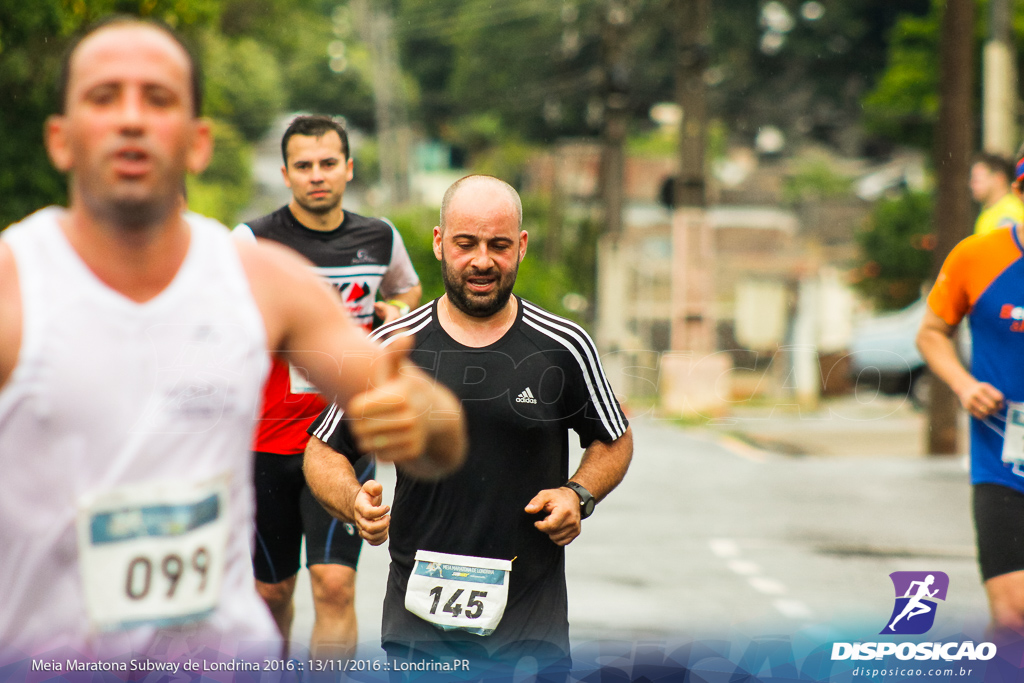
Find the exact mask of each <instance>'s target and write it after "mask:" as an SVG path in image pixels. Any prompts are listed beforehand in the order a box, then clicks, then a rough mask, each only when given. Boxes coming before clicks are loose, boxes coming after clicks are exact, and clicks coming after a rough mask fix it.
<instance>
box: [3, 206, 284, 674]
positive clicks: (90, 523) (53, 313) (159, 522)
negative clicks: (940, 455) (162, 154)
mask: <svg viewBox="0 0 1024 683" xmlns="http://www.w3.org/2000/svg"><path fill="white" fill-rule="evenodd" d="M62 214H63V209H60V208H55V207H51V208H47V209H43V210H41V211H39V212H37V213H35V214H33V215H31V216H29V217H28V218H26V219H25V220H23V221H22V222H21V223H18V224H17V225H14V226H12V227H11V228H9V229H8V230H6V231H5V232H3V233H2V239H4V240H5V242H6V243H7V244H9V245H10V247H11V249H12V250H13V253H14V257H15V261H16V263H17V268H18V281H19V283H20V288H21V300H22V305H23V312H22V317H23V332H22V342H21V348H20V354H19V357H18V362H17V365H16V367H15V369H14V372H13V373H12V375H11V377H10V378H9V380H8V381H7V384H6V385H5V386H4V387H3V388H2V389H0V650H4V651H5V652H4V654H5V655H10V654H18V653H20V654H25V655H31V654H35V653H40V652H44V651H47V650H50V649H51V648H70V649H71V650H73V651H76V652H78V653H81V654H82V655H85V656H93V657H103V656H115V655H123V654H128V653H132V654H134V653H145V654H149V655H151V656H155V657H160V656H180V655H181V650H182V648H184V649H185V651H186V652H187V651H188V649H189V648H195V647H197V646H200V645H201V646H209V647H212V648H214V649H215V651H220V652H222V653H224V654H226V655H232V654H234V653H235V652H236V651H237V646H238V644H239V643H240V642H241V641H246V642H247V643H248V644H249V645H254V644H259V643H263V644H265V645H266V646H267V647H268V648H271V649H274V650H276V648H277V647H278V645H277V643H278V642H279V637H278V635H277V631H276V629H275V627H274V624H273V621H272V620H271V618H270V614H269V612H268V611H267V609H266V607H265V606H264V604H263V602H262V600H260V598H259V596H258V595H257V594H256V591H255V588H254V584H253V577H252V564H251V559H250V552H249V548H250V542H251V534H252V528H253V527H252V523H253V522H252V518H253V493H252V463H251V455H250V451H249V448H250V443H251V440H252V430H253V420H254V417H255V416H256V415H258V409H259V405H258V400H259V394H260V388H261V386H262V384H263V380H264V377H265V374H266V371H267V344H266V333H265V329H264V326H263V321H262V318H261V315H260V312H259V310H258V308H257V306H256V303H255V301H254V300H253V297H252V293H251V291H250V289H249V284H248V281H247V279H246V276H245V273H244V271H243V270H242V266H241V262H240V260H239V258H238V253H237V251H236V247H235V246H234V245H233V243H232V241H231V238H230V236H229V232H228V230H227V229H226V228H225V227H224V226H222V225H221V224H219V223H217V222H215V221H212V220H210V219H206V218H202V217H200V216H197V215H195V214H186V219H187V221H188V223H189V225H190V227H191V239H190V243H189V248H188V254H187V256H186V258H185V260H184V262H183V264H182V266H181V268H180V269H179V270H178V273H177V274H176V276H175V278H174V280H173V281H172V282H171V284H170V285H168V287H167V288H166V289H165V290H164V291H163V292H161V293H160V294H159V295H158V296H157V297H155V298H154V299H152V300H150V301H147V302H146V303H141V304H140V303H137V302H134V301H132V300H130V299H128V298H127V297H124V296H123V295H121V294H120V293H118V292H116V291H115V290H113V289H111V288H109V287H108V286H106V285H105V284H103V283H102V282H101V281H100V280H99V279H98V278H97V277H96V276H95V275H94V274H93V273H92V271H90V270H89V269H88V267H87V266H86V265H85V263H84V262H83V261H82V260H81V259H80V258H79V256H78V255H77V253H76V252H75V251H74V249H73V248H72V247H71V245H70V243H69V242H68V241H67V239H66V238H65V236H64V234H63V232H62V231H61V229H60V227H59V226H58V223H57V219H58V218H60V217H61V215H62ZM172 584H173V585H172ZM218 584H219V590H218ZM211 596H212V597H211ZM186 638H187V639H188V646H187V647H185V642H186V641H185V639H186ZM176 651H177V654H175V652H176Z"/></svg>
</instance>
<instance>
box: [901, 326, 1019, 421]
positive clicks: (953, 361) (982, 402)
mask: <svg viewBox="0 0 1024 683" xmlns="http://www.w3.org/2000/svg"><path fill="white" fill-rule="evenodd" d="M955 331H956V327H954V326H951V325H949V324H948V323H947V322H946V321H945V320H943V319H942V318H940V317H939V316H938V315H936V314H935V312H934V311H932V310H931V309H925V313H924V320H922V321H921V328H920V330H918V333H917V348H918V349H919V350H920V351H921V355H922V356H924V360H925V362H926V363H928V367H929V368H930V369H931V371H932V372H934V373H935V375H936V376H937V377H938V378H939V379H941V380H942V381H943V382H945V383H946V384H948V385H949V388H950V389H952V390H953V393H955V394H956V395H957V397H958V398H959V399H960V404H961V405H962V406H963V407H964V409H965V410H967V411H968V412H970V413H971V415H973V416H974V417H976V418H978V419H979V420H980V419H984V418H986V417H988V416H989V415H991V414H992V413H994V412H996V411H997V410H999V408H1000V407H1002V405H1003V394H1002V392H1001V391H999V390H998V389H996V388H995V387H994V386H992V385H991V384H989V383H987V382H979V381H978V380H976V379H975V378H974V376H973V375H971V373H969V372H968V371H967V370H966V369H965V368H964V366H963V363H961V362H960V358H959V356H957V353H956V345H955V344H954V343H953V333H954V332H955Z"/></svg>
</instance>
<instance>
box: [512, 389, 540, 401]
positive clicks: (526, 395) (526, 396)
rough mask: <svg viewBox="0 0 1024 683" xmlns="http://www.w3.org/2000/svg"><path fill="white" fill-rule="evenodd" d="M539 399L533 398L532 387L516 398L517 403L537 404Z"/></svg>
mask: <svg viewBox="0 0 1024 683" xmlns="http://www.w3.org/2000/svg"><path fill="white" fill-rule="evenodd" d="M536 402H537V399H535V398H534V397H533V392H532V391H530V387H526V388H525V389H523V391H522V393H520V394H519V395H518V396H516V403H536Z"/></svg>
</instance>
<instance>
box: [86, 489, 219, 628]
mask: <svg viewBox="0 0 1024 683" xmlns="http://www.w3.org/2000/svg"><path fill="white" fill-rule="evenodd" d="M227 504H228V484H227V479H226V477H222V478H218V479H216V480H214V481H209V482H203V483H195V482H161V483H158V484H143V485H138V484H134V485H131V486H130V487H129V486H125V487H120V488H117V489H114V490H111V491H104V492H102V493H98V494H93V495H91V496H90V497H88V498H87V499H84V500H83V501H81V503H80V505H79V512H78V524H77V526H78V547H79V554H80V558H81V567H82V578H83V581H84V591H85V603H86V609H87V611H88V614H89V619H90V621H91V622H92V623H93V625H94V626H95V627H96V628H98V629H100V630H109V629H113V628H124V627H130V626H139V625H143V624H149V625H156V626H166V625H170V624H179V623H185V622H189V621H195V620H198V619H202V618H204V617H205V616H207V615H208V614H209V613H210V612H212V611H213V609H214V608H215V607H216V605H217V601H218V598H219V596H220V589H221V582H222V579H223V575H224V565H225V553H226V548H227V539H228V523H227Z"/></svg>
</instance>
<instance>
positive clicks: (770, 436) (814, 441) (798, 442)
mask: <svg viewBox="0 0 1024 683" xmlns="http://www.w3.org/2000/svg"><path fill="white" fill-rule="evenodd" d="M927 428H928V418H927V414H926V413H924V412H920V411H917V410H914V408H913V407H912V406H911V404H910V402H909V401H907V400H905V399H903V398H892V397H887V396H876V397H874V398H873V399H872V400H871V401H865V402H861V401H858V400H857V398H855V397H852V396H845V397H841V398H836V399H829V400H826V401H822V403H821V404H820V405H819V406H818V408H817V409H815V410H811V411H808V410H806V409H805V410H801V409H800V407H799V406H796V405H791V404H774V405H764V404H761V405H756V406H743V407H739V408H736V409H734V410H733V411H732V415H731V416H729V417H727V418H722V419H718V420H713V421H711V422H709V423H707V424H706V425H705V426H704V427H703V429H705V430H707V431H709V432H711V433H712V434H713V435H714V436H715V437H716V438H719V439H721V440H723V442H724V444H725V445H726V446H727V447H728V446H730V444H731V445H733V446H739V447H740V448H742V447H743V446H746V447H747V448H753V449H757V450H760V451H767V452H770V453H776V454H780V455H790V456H865V457H872V456H876V457H877V456H885V457H893V456H897V457H923V456H924V453H925V448H926V431H927ZM968 429H969V426H968V420H967V417H966V415H962V416H961V429H960V442H961V446H960V452H961V453H966V452H967V444H968ZM733 450H735V448H733Z"/></svg>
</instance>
